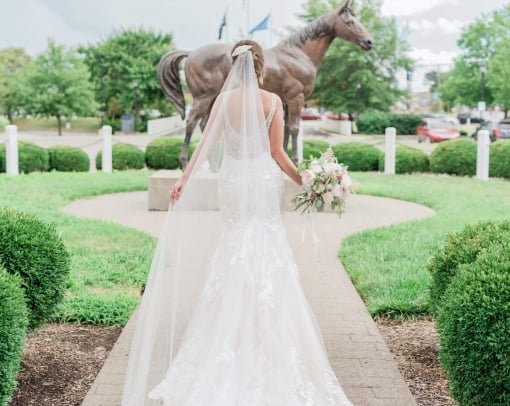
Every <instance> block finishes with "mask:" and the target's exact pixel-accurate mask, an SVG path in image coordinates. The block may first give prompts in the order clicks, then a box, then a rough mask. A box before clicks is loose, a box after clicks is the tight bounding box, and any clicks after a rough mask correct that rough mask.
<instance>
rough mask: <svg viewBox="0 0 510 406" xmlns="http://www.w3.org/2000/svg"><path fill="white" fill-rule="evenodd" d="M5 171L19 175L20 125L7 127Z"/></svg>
mask: <svg viewBox="0 0 510 406" xmlns="http://www.w3.org/2000/svg"><path fill="white" fill-rule="evenodd" d="M5 138H6V140H5V172H6V173H7V175H12V176H16V175H19V161H18V127H16V126H15V125H8V126H7V127H5Z"/></svg>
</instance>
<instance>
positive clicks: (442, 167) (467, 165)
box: [430, 139, 476, 176]
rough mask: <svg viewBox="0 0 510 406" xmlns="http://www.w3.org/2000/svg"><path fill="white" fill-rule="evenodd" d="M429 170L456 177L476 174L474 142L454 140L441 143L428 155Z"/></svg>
mask: <svg viewBox="0 0 510 406" xmlns="http://www.w3.org/2000/svg"><path fill="white" fill-rule="evenodd" d="M430 170H431V172H433V173H447V174H450V175H458V176H466V175H467V176H474V175H475V173H476V142H474V141H473V140H470V139H469V140H468V139H455V140H448V141H443V142H441V143H440V144H439V145H438V146H437V147H436V148H435V149H434V151H432V153H431V154H430Z"/></svg>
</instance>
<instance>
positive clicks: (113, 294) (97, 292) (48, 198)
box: [0, 170, 510, 324]
mask: <svg viewBox="0 0 510 406" xmlns="http://www.w3.org/2000/svg"><path fill="white" fill-rule="evenodd" d="M150 174H151V172H149V171H145V170H142V171H128V172H115V173H113V174H111V175H108V174H104V173H101V172H98V173H57V172H52V173H32V174H29V175H21V176H18V177H8V176H6V175H0V205H1V206H7V207H10V208H13V209H18V210H22V211H26V212H30V213H33V214H34V215H36V216H37V217H38V218H40V219H41V220H44V221H47V222H53V223H55V224H56V226H57V229H58V232H59V233H61V235H62V238H63V240H64V242H65V244H66V246H67V248H68V250H69V252H70V253H71V255H72V269H71V278H70V283H69V290H68V294H67V296H66V298H65V302H64V305H63V306H62V307H61V309H60V312H59V315H58V316H57V317H56V319H57V320H60V321H76V322H87V323H107V324H123V323H125V322H126V321H127V320H128V318H129V316H130V315H131V312H132V311H133V309H134V308H135V307H136V306H137V304H138V302H139V289H140V286H141V285H142V284H143V282H144V281H145V278H146V275H147V272H148V270H149V266H150V260H151V258H152V253H153V250H154V246H155V239H154V238H153V237H150V236H148V235H147V234H144V233H142V232H139V231H136V230H134V229H130V228H127V227H124V226H121V225H118V224H115V223H111V222H105V221H99V220H84V219H79V218H77V217H75V216H72V215H68V214H64V213H62V212H61V211H60V208H61V207H63V206H65V205H66V204H67V203H69V202H70V201H72V200H75V199H79V198H83V197H87V196H94V195H99V194H105V193H113V192H125V191H134V190H145V189H146V188H147V178H148V176H149V175H150ZM352 177H353V178H354V179H355V180H356V181H358V182H359V183H361V188H360V189H359V190H358V193H363V194H371V195H378V196H386V197H393V198H398V199H402V200H408V201H413V202H416V203H419V204H423V205H426V206H429V207H431V208H433V209H434V210H436V212H437V215H436V216H434V217H431V218H428V219H424V220H420V221H415V222H410V223H405V224H402V225H396V226H391V227H385V228H381V229H377V230H372V231H365V232H363V233H361V234H357V235H354V236H352V237H350V238H348V239H346V240H345V241H344V243H343V245H342V247H341V250H340V254H339V255H340V258H341V259H342V261H343V263H344V264H345V267H346V269H347V272H348V273H349V274H350V276H351V278H352V280H353V281H354V283H355V285H356V287H357V289H358V291H359V292H360V293H361V295H362V297H363V298H364V299H365V302H366V303H367V306H368V308H369V310H370V312H371V313H372V314H373V315H374V316H378V315H385V316H390V317H395V318H397V317H415V316H421V315H424V314H427V313H428V304H427V300H428V291H427V289H428V284H429V275H428V272H427V270H426V267H425V264H426V263H427V260H428V259H429V258H430V256H431V255H432V254H433V253H434V252H435V250H437V249H438V247H440V246H441V244H442V243H443V242H444V240H445V237H446V235H447V233H448V232H451V231H457V230H460V229H461V228H462V227H463V226H464V225H465V224H467V223H469V222H475V221H479V220H483V219H507V218H508V216H509V214H510V198H509V196H510V182H508V181H503V180H494V179H492V180H490V181H488V182H482V181H477V180H475V179H469V178H459V177H449V176H433V175H396V176H388V175H383V174H378V173H359V172H358V173H352Z"/></svg>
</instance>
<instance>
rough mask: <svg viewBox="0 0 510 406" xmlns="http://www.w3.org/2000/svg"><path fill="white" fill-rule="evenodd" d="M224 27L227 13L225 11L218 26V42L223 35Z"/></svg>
mask: <svg viewBox="0 0 510 406" xmlns="http://www.w3.org/2000/svg"><path fill="white" fill-rule="evenodd" d="M226 25H227V11H226V10H225V14H223V20H221V24H220V30H219V33H218V40H220V39H221V37H222V35H223V28H225V26H226Z"/></svg>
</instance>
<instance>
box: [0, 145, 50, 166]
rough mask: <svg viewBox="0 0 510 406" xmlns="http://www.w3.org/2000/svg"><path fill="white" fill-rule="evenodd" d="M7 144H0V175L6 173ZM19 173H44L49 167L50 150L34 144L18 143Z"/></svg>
mask: <svg viewBox="0 0 510 406" xmlns="http://www.w3.org/2000/svg"><path fill="white" fill-rule="evenodd" d="M5 160H6V158H5V144H0V173H2V172H5V170H6V169H5V168H6V162H5ZM18 162H19V171H20V172H22V173H30V172H44V171H47V170H48V167H49V154H48V150H47V149H45V148H42V147H40V146H39V145H37V144H34V143H33V142H26V141H20V142H18Z"/></svg>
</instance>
